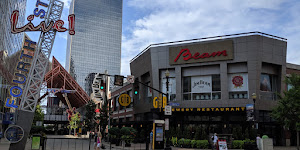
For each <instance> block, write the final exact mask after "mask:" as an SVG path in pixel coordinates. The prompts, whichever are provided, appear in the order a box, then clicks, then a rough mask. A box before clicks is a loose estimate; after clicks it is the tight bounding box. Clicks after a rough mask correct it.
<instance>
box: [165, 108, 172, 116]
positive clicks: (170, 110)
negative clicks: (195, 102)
mask: <svg viewBox="0 0 300 150" xmlns="http://www.w3.org/2000/svg"><path fill="white" fill-rule="evenodd" d="M165 115H172V106H166V107H165Z"/></svg>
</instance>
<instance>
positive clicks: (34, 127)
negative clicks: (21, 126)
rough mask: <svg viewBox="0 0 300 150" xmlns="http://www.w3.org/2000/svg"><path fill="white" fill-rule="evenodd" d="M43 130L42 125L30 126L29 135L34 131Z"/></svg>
mask: <svg viewBox="0 0 300 150" xmlns="http://www.w3.org/2000/svg"><path fill="white" fill-rule="evenodd" d="M40 132H45V127H44V126H32V127H31V130H30V135H31V134H35V133H40Z"/></svg>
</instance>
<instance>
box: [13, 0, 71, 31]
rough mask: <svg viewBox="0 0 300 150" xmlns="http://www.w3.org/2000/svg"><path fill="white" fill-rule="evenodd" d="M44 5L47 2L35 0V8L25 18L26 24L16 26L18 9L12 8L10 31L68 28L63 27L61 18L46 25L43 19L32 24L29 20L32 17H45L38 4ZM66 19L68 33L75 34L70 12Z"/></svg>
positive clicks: (46, 5)
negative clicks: (31, 13)
mask: <svg viewBox="0 0 300 150" xmlns="http://www.w3.org/2000/svg"><path fill="white" fill-rule="evenodd" d="M39 5H40V6H44V7H48V4H46V3H43V2H41V1H40V0H37V2H36V8H35V9H34V10H33V15H29V16H28V17H27V20H28V21H29V22H28V23H27V24H26V25H24V26H23V27H20V28H17V23H18V17H19V11H18V10H14V11H13V13H12V14H11V18H10V23H11V32H12V33H14V34H16V33H21V32H24V31H42V32H44V33H45V32H48V31H50V30H51V29H53V30H56V31H58V32H65V31H67V30H68V29H66V28H65V27H63V25H64V21H62V20H57V21H55V22H54V21H50V23H49V24H48V25H46V23H45V21H42V22H40V24H39V25H37V26H34V25H33V23H31V21H32V20H33V19H34V17H40V18H41V19H42V18H44V17H45V15H46V11H45V10H44V9H39V8H38V6H39ZM68 21H69V34H70V35H75V30H74V29H75V15H74V14H71V15H69V16H68Z"/></svg>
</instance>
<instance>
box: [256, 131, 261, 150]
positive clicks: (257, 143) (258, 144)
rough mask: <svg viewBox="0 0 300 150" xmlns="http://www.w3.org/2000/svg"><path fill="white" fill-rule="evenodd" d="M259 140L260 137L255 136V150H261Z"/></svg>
mask: <svg viewBox="0 0 300 150" xmlns="http://www.w3.org/2000/svg"><path fill="white" fill-rule="evenodd" d="M260 140H261V138H260V135H259V134H257V137H256V145H257V148H258V149H259V150H261V146H260Z"/></svg>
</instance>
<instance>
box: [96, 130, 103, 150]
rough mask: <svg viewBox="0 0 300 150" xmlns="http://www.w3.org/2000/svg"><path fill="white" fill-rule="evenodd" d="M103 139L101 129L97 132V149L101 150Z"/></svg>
mask: <svg viewBox="0 0 300 150" xmlns="http://www.w3.org/2000/svg"><path fill="white" fill-rule="evenodd" d="M101 140H102V135H101V132H100V131H99V132H98V133H97V149H96V150H100V147H101Z"/></svg>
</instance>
